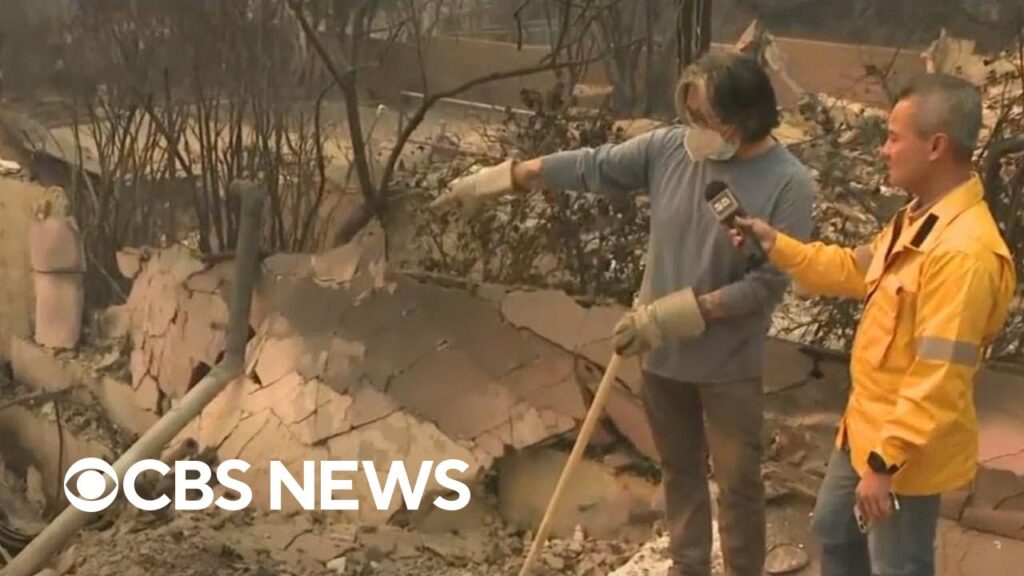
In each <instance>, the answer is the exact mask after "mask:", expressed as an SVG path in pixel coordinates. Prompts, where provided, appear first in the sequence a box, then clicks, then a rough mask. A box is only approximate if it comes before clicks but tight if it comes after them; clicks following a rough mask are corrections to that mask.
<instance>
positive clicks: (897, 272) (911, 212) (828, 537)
mask: <svg viewBox="0 0 1024 576" xmlns="http://www.w3.org/2000/svg"><path fill="white" fill-rule="evenodd" d="M980 127H981V102H980V96H979V93H978V91H977V89H975V87H974V86H972V85H970V84H969V83H967V82H965V81H963V80H961V79H958V78H955V77H952V76H947V75H937V74H929V75H925V76H922V77H920V78H918V79H916V80H915V81H913V82H912V83H910V84H909V85H908V86H907V88H905V89H904V90H903V92H902V93H901V94H900V95H899V98H898V101H897V103H896V105H895V106H894V108H893V109H892V112H891V114H890V117H889V121H888V138H887V141H886V143H885V146H884V148H883V149H882V155H883V156H884V158H885V160H886V161H887V163H888V168H889V179H890V181H891V183H892V185H893V186H897V187H900V188H902V189H904V190H906V191H907V192H908V193H909V194H910V196H911V197H912V198H913V200H912V202H910V203H909V204H908V205H907V206H906V207H904V208H903V209H902V210H901V211H900V212H899V213H898V214H897V215H896V216H895V217H894V218H893V220H892V222H890V223H889V225H888V226H887V227H886V228H885V229H884V230H883V231H882V232H881V233H880V234H879V235H878V236H877V237H876V238H875V239H874V240H873V241H872V242H870V243H869V244H866V245H864V246H860V247H857V248H855V249H847V248H841V247H837V246H827V245H824V244H821V243H811V244H805V243H801V242H799V241H797V240H794V239H793V238H791V237H789V236H787V235H785V234H783V233H779V232H776V231H775V230H773V229H772V228H770V227H769V226H768V225H767V224H765V223H764V222H762V221H759V220H741V221H740V224H741V226H743V227H746V228H747V229H748V230H750V231H751V232H752V233H753V235H754V236H755V237H756V238H757V239H758V240H759V241H760V242H761V244H762V246H763V247H764V248H765V250H766V251H767V252H768V254H769V256H770V259H771V261H772V262H773V263H774V264H775V265H776V266H778V267H779V268H780V269H782V270H783V271H785V272H787V273H788V274H790V275H791V276H792V277H793V279H794V280H795V282H796V284H797V285H799V286H800V287H802V288H803V289H804V291H807V292H811V293H817V294H822V295H828V296H836V297H847V298H856V299H859V300H862V301H864V303H865V307H864V311H863V315H862V316H861V319H860V324H859V326H858V328H857V334H856V337H855V339H854V344H853V352H852V357H851V360H850V375H851V378H852V389H851V392H850V398H849V402H848V404H847V407H846V411H845V414H844V415H843V419H842V422H841V423H840V426H839V433H838V435H837V438H836V450H835V452H834V453H833V455H832V458H831V460H830V462H829V466H828V472H827V474H826V477H825V480H824V482H823V483H822V486H821V490H820V492H819V495H818V501H817V504H816V506H815V511H814V518H813V521H812V526H813V529H814V533H815V535H816V536H817V538H818V539H819V541H820V543H821V544H822V575H823V576H843V575H850V576H853V575H857V576H865V575H867V574H875V575H877V576H895V575H897V574H899V575H903V576H926V575H927V576H930V575H932V574H934V555H935V552H934V539H935V531H936V526H937V523H938V517H939V495H940V494H941V493H942V492H946V491H949V490H952V489H955V488H958V487H961V486H963V485H964V484H966V483H968V482H970V481H971V480H972V479H973V477H974V474H975V465H976V461H977V453H978V450H977V444H978V426H977V418H976V414H975V408H974V403H973V380H974V376H975V374H976V372H977V370H978V368H979V366H980V364H981V362H982V360H983V358H984V356H985V351H986V348H987V346H988V345H989V344H990V343H991V342H992V340H993V339H994V338H995V337H996V336H997V335H998V333H999V332H1000V331H1001V330H1002V327H1003V324H1004V323H1005V321H1006V317H1007V314H1008V309H1009V305H1010V302H1011V300H1012V298H1013V294H1014V290H1015V287H1016V273H1015V270H1014V265H1013V260H1012V258H1011V255H1010V252H1009V250H1008V249H1007V247H1006V244H1005V243H1004V242H1003V240H1002V237H1001V235H1000V232H999V229H998V227H997V226H996V222H995V220H994V219H993V217H992V214H991V213H990V211H989V208H988V206H987V204H986V203H985V201H984V190H983V187H982V183H981V181H980V180H979V178H978V175H977V174H976V173H975V172H973V170H972V164H971V159H972V155H973V151H974V147H975V145H976V141H977V137H978V133H979V131H980ZM734 239H735V240H736V241H737V242H740V241H741V240H740V237H739V235H738V234H735V233H734ZM855 508H856V509H857V510H858V512H859V513H862V514H863V517H864V518H865V520H866V524H867V528H866V530H867V535H865V534H863V533H862V530H861V529H860V527H859V525H858V522H857V520H856V516H855V514H854V510H855Z"/></svg>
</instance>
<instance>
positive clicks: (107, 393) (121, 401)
mask: <svg viewBox="0 0 1024 576" xmlns="http://www.w3.org/2000/svg"><path fill="white" fill-rule="evenodd" d="M140 390H142V388H140ZM147 392H148V391H147ZM148 393H149V394H150V395H152V392H148ZM98 397H99V401H100V403H101V404H102V405H103V408H104V409H105V411H106V414H107V416H108V417H110V419H111V420H112V421H113V422H114V423H115V424H117V425H118V426H120V427H122V428H124V429H125V430H128V431H130V432H132V433H133V434H137V435H140V436H141V435H142V433H143V432H145V431H146V430H148V429H149V427H150V426H152V425H153V424H155V423H156V421H157V420H159V417H158V416H157V415H156V413H155V412H154V411H153V410H152V409H149V410H147V409H145V408H143V407H142V402H141V401H139V400H138V399H137V398H136V393H135V391H134V390H133V389H132V387H131V385H130V384H128V383H126V382H119V381H117V380H115V379H113V378H109V377H102V378H101V380H100V388H99V394H98ZM149 401H153V399H152V398H151V399H149ZM147 403H149V402H148V401H147ZM154 403H155V401H154ZM150 406H153V404H150Z"/></svg>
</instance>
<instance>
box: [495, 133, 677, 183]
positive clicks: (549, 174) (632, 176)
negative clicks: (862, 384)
mask: <svg viewBox="0 0 1024 576" xmlns="http://www.w3.org/2000/svg"><path fill="white" fill-rule="evenodd" d="M662 139H663V132H662V131H661V130H652V131H650V132H646V133H644V134H641V135H639V136H635V137H633V138H630V139H629V140H627V141H625V142H621V143H619V144H604V145H601V146H597V147H594V148H579V149H577V150H567V151H564V152H555V153H554V154H549V155H547V156H542V157H540V158H534V159H532V160H526V161H523V162H517V163H515V164H514V165H513V166H512V180H513V182H514V183H515V186H516V188H517V189H520V190H530V189H533V188H537V187H540V186H547V187H548V188H552V189H555V190H580V191H582V192H591V193H597V194H608V195H616V194H626V193H629V192H633V191H636V190H641V189H646V188H647V187H648V184H649V179H648V175H649V173H650V166H651V159H652V154H654V153H655V152H656V150H655V148H656V147H657V146H659V143H660V142H661V141H662Z"/></svg>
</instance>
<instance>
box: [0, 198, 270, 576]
mask: <svg viewBox="0 0 1024 576" xmlns="http://www.w3.org/2000/svg"><path fill="white" fill-rule="evenodd" d="M231 190H232V192H233V193H237V194H238V195H239V196H240V198H241V215H240V229H239V232H238V256H237V259H236V261H235V278H234V286H233V294H232V299H231V308H230V311H229V316H228V334H227V346H226V349H225V351H224V359H223V360H222V361H221V362H219V363H218V364H217V365H216V366H214V367H213V369H212V370H210V372H209V374H207V375H206V377H205V378H203V379H202V380H200V381H199V383H198V384H196V386H195V387H194V388H192V390H190V391H189V392H188V394H186V395H185V396H184V397H183V398H182V399H181V403H179V404H178V405H177V406H175V407H174V408H172V409H171V410H170V411H169V412H167V413H166V414H164V416H163V417H162V418H160V420H158V421H157V422H156V423H155V424H153V426H151V427H150V428H149V429H148V430H146V432H145V434H143V435H142V437H141V438H139V439H138V440H137V441H136V442H135V444H133V445H132V446H131V448H129V449H128V450H127V451H125V453H124V454H122V455H121V457H120V458H118V459H117V461H116V462H114V464H113V468H114V471H115V472H116V476H117V477H118V478H122V477H123V476H124V474H125V472H126V471H127V470H128V468H130V467H131V466H132V465H133V464H135V463H136V462H138V461H139V460H145V459H148V458H157V457H158V456H159V455H160V453H161V452H162V451H163V450H164V448H165V447H166V446H167V444H168V443H170V442H171V441H172V440H173V439H174V438H175V437H176V436H177V435H178V434H180V433H181V431H182V430H184V429H185V427H186V426H188V425H189V423H190V422H192V420H193V419H195V417H196V416H198V415H199V413H200V412H202V411H203V408H205V407H206V405H207V404H209V403H210V401H211V400H213V399H214V398H216V397H217V395H218V394H219V393H220V392H221V391H222V390H223V389H224V388H225V387H227V385H228V384H230V383H231V382H232V381H234V380H235V379H236V378H238V376H239V375H240V374H241V372H242V367H243V366H244V356H245V347H246V342H247V340H248V336H249V312H250V309H251V307H252V295H253V288H254V286H255V285H256V275H257V271H258V260H257V256H258V254H259V239H260V233H261V228H262V225H261V219H262V215H263V199H264V193H263V191H262V189H260V187H258V186H256V185H255V184H253V183H251V182H235V183H232V185H231ZM113 488H114V486H113V485H112V482H111V480H110V478H107V491H108V492H109V491H110V490H113ZM93 514H94V513H90V512H83V511H81V510H79V509H77V508H75V507H74V506H68V507H67V508H65V509H64V510H63V511H62V512H61V513H60V515H59V516H57V517H56V518H55V519H54V520H53V522H51V523H50V524H49V525H48V526H47V527H46V528H45V529H43V531H42V532H40V533H39V535H38V536H36V537H35V538H34V539H33V540H32V542H30V543H29V545H28V546H26V547H25V549H24V550H22V551H21V552H20V553H19V554H18V555H17V556H15V557H14V558H13V559H12V560H11V562H10V564H8V565H7V567H6V568H5V569H4V570H3V572H0V575H2V576H33V575H34V574H35V573H36V572H37V571H39V570H40V568H42V566H43V565H44V564H46V563H47V562H49V561H51V560H53V559H54V558H55V557H56V556H57V555H58V554H60V552H61V551H62V550H63V549H64V547H65V545H66V544H67V542H68V541H69V540H70V539H71V538H72V537H73V536H74V535H75V534H76V533H78V531H79V530H81V529H82V527H84V526H85V525H86V524H88V522H89V521H90V520H91V519H92V518H93Z"/></svg>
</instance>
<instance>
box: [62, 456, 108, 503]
mask: <svg viewBox="0 0 1024 576" xmlns="http://www.w3.org/2000/svg"><path fill="white" fill-rule="evenodd" d="M79 473H80V474H79ZM75 474H78V479H77V480H75V490H74V491H72V490H71V487H70V486H68V485H69V484H70V483H71V479H72V478H74V477H75ZM104 476H107V477H108V478H110V480H112V481H113V482H114V489H113V490H111V491H110V494H107V495H106V496H104V495H103V493H104V491H106V489H107V478H104ZM117 488H118V481H117V473H116V472H115V471H114V467H113V466H111V465H110V464H107V463H106V462H104V461H103V460H100V459H99V458H82V459H81V460H79V461H77V462H75V463H74V464H72V465H71V467H70V468H68V471H67V473H66V474H64V496H66V497H67V499H68V502H70V503H71V505H72V506H74V507H75V508H78V509H79V510H81V511H82V512H100V511H101V510H106V509H107V508H108V507H109V506H110V505H111V504H113V503H114V499H115V498H117ZM76 493H77V494H76Z"/></svg>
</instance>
